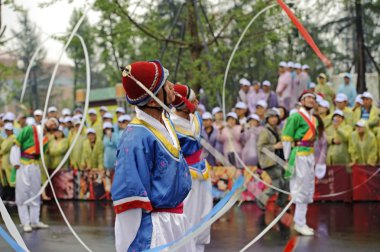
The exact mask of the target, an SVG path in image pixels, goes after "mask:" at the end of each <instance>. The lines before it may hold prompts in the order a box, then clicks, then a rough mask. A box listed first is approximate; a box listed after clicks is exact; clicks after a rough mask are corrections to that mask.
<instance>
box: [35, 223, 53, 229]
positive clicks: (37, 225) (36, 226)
mask: <svg viewBox="0 0 380 252" xmlns="http://www.w3.org/2000/svg"><path fill="white" fill-rule="evenodd" d="M31 226H32V228H34V229H40V228H41V229H44V228H48V227H49V225H46V224H45V223H43V222H41V221H40V222H38V223H35V224H33V223H32V225H31Z"/></svg>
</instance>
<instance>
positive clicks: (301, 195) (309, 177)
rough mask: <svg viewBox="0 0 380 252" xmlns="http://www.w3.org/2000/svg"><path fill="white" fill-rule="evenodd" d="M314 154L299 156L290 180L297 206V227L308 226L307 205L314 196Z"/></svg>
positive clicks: (291, 190) (295, 217)
mask: <svg viewBox="0 0 380 252" xmlns="http://www.w3.org/2000/svg"><path fill="white" fill-rule="evenodd" d="M314 165H315V160H314V154H312V155H309V156H297V157H296V163H295V168H294V174H293V177H292V178H291V179H290V192H291V194H292V197H293V199H294V203H295V204H296V209H295V213H294V222H295V224H296V225H297V226H300V227H303V226H305V225H306V214H307V205H308V204H310V203H312V202H313V196H314V181H315V180H314Z"/></svg>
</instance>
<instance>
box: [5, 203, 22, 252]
mask: <svg viewBox="0 0 380 252" xmlns="http://www.w3.org/2000/svg"><path fill="white" fill-rule="evenodd" d="M0 212H1V217H3V220H4V223H5V226H6V227H7V229H8V231H9V233H10V234H11V236H12V237H13V239H15V241H16V242H17V244H18V245H19V246H20V247H21V248H22V249H23V250H25V251H28V252H29V249H28V247H27V246H26V245H25V242H24V240H23V239H22V237H21V235H20V233H19V232H18V230H17V227H16V225H15V223H14V222H13V220H12V218H11V216H10V215H9V213H8V211H7V208H6V207H5V205H4V202H3V199H2V198H0Z"/></svg>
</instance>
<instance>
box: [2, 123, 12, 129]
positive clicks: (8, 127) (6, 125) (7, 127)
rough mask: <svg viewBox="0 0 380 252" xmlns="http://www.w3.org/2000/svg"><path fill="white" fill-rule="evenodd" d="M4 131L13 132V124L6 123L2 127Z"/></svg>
mask: <svg viewBox="0 0 380 252" xmlns="http://www.w3.org/2000/svg"><path fill="white" fill-rule="evenodd" d="M4 129H6V130H13V124H12V123H6V124H5V125H4Z"/></svg>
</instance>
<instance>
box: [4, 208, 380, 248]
mask: <svg viewBox="0 0 380 252" xmlns="http://www.w3.org/2000/svg"><path fill="white" fill-rule="evenodd" d="M61 205H62V208H63V209H64V211H65V213H66V214H67V217H68V220H69V222H70V223H71V224H72V225H73V228H74V230H75V231H76V232H77V234H78V235H79V236H80V237H81V238H82V240H83V241H84V242H85V243H86V244H87V245H88V246H89V247H90V248H91V249H92V250H93V251H114V236H113V223H114V213H113V209H112V205H111V203H109V202H85V201H62V202H61ZM8 210H9V211H10V213H11V216H12V218H13V219H14V221H15V223H16V224H18V223H19V220H18V217H17V209H16V207H10V208H8ZM41 216H42V217H41V220H42V221H44V222H46V223H47V224H49V225H50V228H49V229H47V230H37V231H33V232H32V233H26V234H25V233H22V232H21V234H22V236H23V238H24V240H25V242H26V244H27V246H28V248H29V249H30V250H31V251H70V252H73V251H85V250H84V249H83V248H82V247H81V245H80V244H79V243H78V241H77V240H76V239H75V238H74V236H73V235H72V234H71V233H70V231H69V229H68V228H67V227H66V225H65V223H64V221H63V219H62V217H61V216H60V213H59V211H58V208H57V207H56V205H55V204H54V203H52V202H51V203H44V205H43V206H42V208H41ZM269 219H270V216H268V214H267V216H265V214H264V212H262V211H261V210H260V209H259V208H258V207H257V206H256V205H255V204H253V203H244V204H243V205H241V206H240V207H237V206H235V207H234V208H233V209H231V210H230V211H229V212H228V213H227V214H226V215H224V216H223V218H222V219H220V220H219V221H217V222H216V223H215V224H214V225H213V226H212V233H211V236H212V237H211V244H210V245H208V246H207V247H206V251H212V252H214V251H215V252H216V251H239V250H240V249H241V248H243V247H244V246H245V244H247V243H248V242H249V241H251V240H252V239H253V238H254V237H255V236H256V235H257V234H259V233H260V232H261V231H262V230H263V229H264V228H265V222H268V220H269ZM308 220H309V224H310V226H311V227H313V228H315V229H316V235H315V236H314V237H297V236H295V233H294V231H292V230H290V229H289V228H287V227H286V226H284V225H282V224H281V225H278V226H275V227H274V228H273V229H272V230H270V231H269V232H268V233H267V234H266V235H265V236H264V237H263V238H262V239H261V240H259V241H258V242H257V243H256V244H254V245H253V246H252V247H251V248H250V249H249V250H248V251H283V250H284V248H285V246H286V244H287V243H288V241H289V240H291V239H292V238H293V237H297V240H296V241H297V246H296V249H295V251H318V252H321V251H334V252H335V251H345V252H347V251H380V202H379V203H375V202H366V203H352V204H349V203H316V204H313V205H311V206H310V208H309V212H308ZM2 226H3V228H5V227H4V225H2ZM20 231H21V228H20ZM293 240H294V239H293ZM0 251H12V250H11V249H10V247H9V246H8V245H7V244H6V243H5V241H4V240H3V239H1V238H0Z"/></svg>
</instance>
